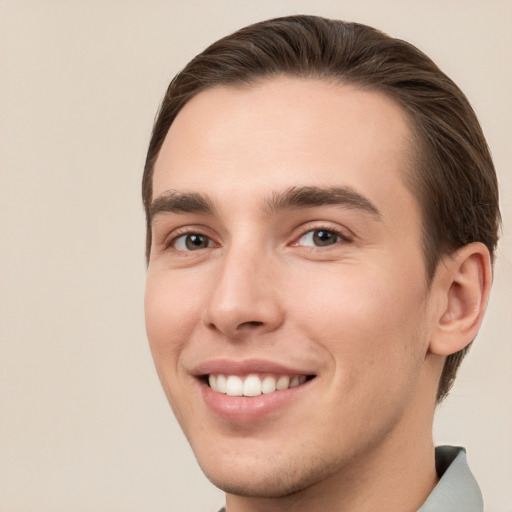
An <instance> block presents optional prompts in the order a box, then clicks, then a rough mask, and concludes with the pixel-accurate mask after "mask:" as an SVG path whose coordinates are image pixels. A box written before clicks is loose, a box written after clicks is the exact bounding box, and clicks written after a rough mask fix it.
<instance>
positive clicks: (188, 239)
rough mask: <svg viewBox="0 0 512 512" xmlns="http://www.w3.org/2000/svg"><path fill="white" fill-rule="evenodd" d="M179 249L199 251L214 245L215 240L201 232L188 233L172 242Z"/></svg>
mask: <svg viewBox="0 0 512 512" xmlns="http://www.w3.org/2000/svg"><path fill="white" fill-rule="evenodd" d="M171 245H172V246H173V247H174V248H175V249H176V250H178V251H197V250H199V249H207V248H208V247H213V246H214V243H213V241H212V240H211V239H210V238H208V237H207V236H204V235H201V234H199V233H187V234H186V235H181V236H179V237H178V238H175V239H174V240H173V242H172V244H171Z"/></svg>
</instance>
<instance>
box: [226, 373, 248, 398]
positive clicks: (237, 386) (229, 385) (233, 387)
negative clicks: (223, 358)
mask: <svg viewBox="0 0 512 512" xmlns="http://www.w3.org/2000/svg"><path fill="white" fill-rule="evenodd" d="M226 393H227V394H228V395H229V396H242V395H243V394H244V383H243V382H242V379H241V378H240V377H237V376H236V375H230V376H229V377H228V380H227V381H226Z"/></svg>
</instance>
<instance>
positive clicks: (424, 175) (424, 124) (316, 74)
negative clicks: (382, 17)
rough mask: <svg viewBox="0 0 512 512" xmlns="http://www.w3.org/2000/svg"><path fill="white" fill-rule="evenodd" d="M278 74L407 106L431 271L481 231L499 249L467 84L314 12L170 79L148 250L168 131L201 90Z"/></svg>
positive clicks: (213, 53) (204, 58)
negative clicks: (463, 88)
mask: <svg viewBox="0 0 512 512" xmlns="http://www.w3.org/2000/svg"><path fill="white" fill-rule="evenodd" d="M281 75H289V76H297V77H303V78H308V77H311V78H321V79H326V80H330V81H333V80H334V81H336V82H338V83H340V84H351V85H356V86H359V87H361V88H364V89H367V90H374V91H378V92H381V93H384V94H387V95H388V96H390V97H391V98H393V99H394V100H395V101H396V102H397V103H398V104H399V105H401V106H402V108H404V110H405V111H406V112H407V113H408V115H409V118H410V120H411V127H412V132H413V138H414V141H415V145H417V148H416V149H415V151H414V161H415V165H414V167H415V169H414V171H413V172H412V173H410V175H408V185H409V186H410V188H411V190H412V192H413V193H414V194H415V196H416V198H417V199H418V202H419V204H420V209H421V213H422V222H423V245H424V256H425V265H426V272H427V277H428V280H429V283H430V282H431V280H432V278H433V276H434V274H435V271H436V268H437V264H438V263H439V260H440V258H441V257H442V256H444V255H448V254H451V253H453V252H454V251H456V250H457V249H459V248H461V247H463V246H464V245H467V244H469V243H471V242H474V241H479V242H482V243H484V244H485V245H486V246H487V248H488V249H489V252H490V254H491V258H493V257H494V253H495V249H496V245H497V242H498V233H499V226H500V213H499V206H498V185H497V179H496V173H495V170H494V166H493V163H492V159H491V155H490V152H489V149H488V147H487V143H486V141H485V138H484V135H483V133H482V129H481V127H480V124H479V122H478V120H477V118H476V115H475V113H474V111H473V109H472V108H471V105H470V104H469V102H468V100H467V99H466V97H465V96H464V94H463V93H462V92H461V90H460V89H459V88H458V87H457V86H456V85H455V83H454V82H453V81H452V80H450V78H448V77H447V76H446V75H445V74H444V73H443V72H442V71H441V70H440V69H439V68H438V67H437V66H436V65H435V64H434V62H432V60H431V59H430V58H428V57H427V56H426V55H425V54H424V53H422V52H421V51H420V50H418V49H417V48H416V47H414V46H413V45H411V44H409V43H407V42H405V41H402V40H399V39H395V38H392V37H389V36H388V35H386V34H384V33H382V32H380V31H378V30H376V29H374V28H372V27H368V26H366V25H361V24H358V23H348V22H343V21H339V20H331V19H326V18H321V17H317V16H303V15H302V16H290V17H284V18H276V19H272V20H268V21H263V22H260V23H256V24H254V25H250V26H248V27H245V28H243V29H241V30H239V31H237V32H235V33H234V34H232V35H229V36H227V37H224V38H222V39H220V40H219V41H217V42H216V43H214V44H212V45H211V46H209V47H208V48H207V49H206V50H205V51H204V52H202V53H201V54H199V55H198V56H196V57H195V58H194V59H193V60H192V61H191V62H190V63H189V64H188V65H187V66H186V67H185V68H184V69H183V70H182V71H181V72H180V73H178V75H176V77H175V78H174V79H173V80H172V82H171V83H170V85H169V88H168V89H167V92H166V94H165V97H164V99H163V102H162V105H161V107H160V111H159V113H158V116H157V118H156V121H155V125H154V128H153V133H152V136H151V141H150V144H149V149H148V153H147V158H146V164H145V168H144V177H143V181H142V194H143V202H144V207H145V211H146V222H147V233H146V255H147V256H148V257H149V253H150V250H151V226H150V221H151V219H150V215H149V213H150V206H151V201H152V176H153V169H154V165H155V162H156V159H157V157H158V154H159V151H160V148H161V147H162V144H163V142H164V139H165V137H166V135H167V132H168V130H169V128H170V126H171V124H172V122H173V121H174V119H175V117H176V116H177V114H178V112H179V111H180V110H181V109H182V108H183V106H184V105H185V104H186V103H187V102H188V101H189V100H190V99H191V98H192V97H193V96H195V95H196V94H198V93H199V92H201V91H203V90H205V89H208V88H210V87H214V86H219V85H229V86H250V85H253V84H255V83H257V82H258V81H260V80H264V79H268V78H272V77H277V76H281ZM466 352H467V347H466V348H465V349H463V350H461V351H459V352H457V353H455V354H452V355H450V356H448V357H447V359H446V362H445V366H444V369H443V374H442V376H441V380H440V383H439V390H438V396H437V399H438V401H441V400H442V399H443V398H444V397H445V396H446V395H447V393H448V391H449V389H450V387H451V385H452V383H453V380H454V378H455V375H456V372H457V369H458V366H459V364H460V362H461V361H462V358H463V357H464V355H465V353H466Z"/></svg>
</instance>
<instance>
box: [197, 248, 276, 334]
mask: <svg viewBox="0 0 512 512" xmlns="http://www.w3.org/2000/svg"><path fill="white" fill-rule="evenodd" d="M218 263H219V267H217V273H216V275H215V276H214V279H213V283H214V284H213V286H212V292H211V294H210V297H209V302H208V304H207V307H206V308H205V311H204V315H203V322H204V323H205V325H206V326H207V327H208V328H209V329H213V330H216V331H218V332H220V333H222V334H223V335H225V336H226V337H228V338H230V339H240V338H244V337H248V336H251V335H255V334H264V333H268V332H271V331H274V330H275V329H277V328H278V327H279V326H280V325H281V324H282V323H283V320H284V313H283V309H282V305H281V303H280V300H279V289H278V285H277V279H276V274H277V269H276V266H275V265H273V264H272V261H271V258H268V257H265V256H264V255H262V254H261V251H257V250H250V249H249V250H247V249H239V250H237V249H233V250H231V251H229V253H228V254H227V256H226V257H225V258H224V259H223V260H222V261H219V262H218Z"/></svg>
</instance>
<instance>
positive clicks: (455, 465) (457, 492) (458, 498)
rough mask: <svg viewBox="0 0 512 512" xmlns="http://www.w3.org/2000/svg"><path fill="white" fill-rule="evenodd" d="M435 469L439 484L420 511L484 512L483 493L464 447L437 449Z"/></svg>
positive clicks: (441, 447) (439, 447)
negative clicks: (470, 467)
mask: <svg viewBox="0 0 512 512" xmlns="http://www.w3.org/2000/svg"><path fill="white" fill-rule="evenodd" d="M436 470H437V474H438V475H439V482H438V483H437V485H436V486H435V487H434V490H433V491H432V492H431V493H430V496H429V497H428V498H427V501H425V503H424V504H423V505H422V506H421V507H420V509H419V510H418V512H483V510H484V504H483V500H482V493H481V492H480V488H479V487H478V484H477V483H476V480H475V477H474V476H473V473H471V470H470V469H469V466H468V461H467V458H466V450H465V449H464V448H460V447H458V446H438V447H437V448H436Z"/></svg>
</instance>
